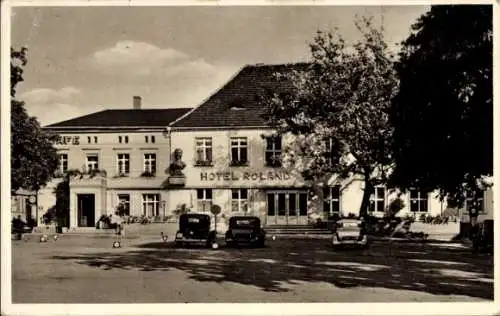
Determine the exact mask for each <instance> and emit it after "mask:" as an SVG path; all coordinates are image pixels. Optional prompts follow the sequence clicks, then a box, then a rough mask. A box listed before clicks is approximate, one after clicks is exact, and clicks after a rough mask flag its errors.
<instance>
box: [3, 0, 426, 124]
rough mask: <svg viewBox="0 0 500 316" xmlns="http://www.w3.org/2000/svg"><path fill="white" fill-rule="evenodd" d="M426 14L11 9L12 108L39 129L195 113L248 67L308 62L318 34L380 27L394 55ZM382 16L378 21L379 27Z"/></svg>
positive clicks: (374, 9) (349, 9) (353, 34)
mask: <svg viewBox="0 0 500 316" xmlns="http://www.w3.org/2000/svg"><path fill="white" fill-rule="evenodd" d="M428 10H429V7H428V6H409V5H403V6H383V7H382V6H333V5H331V6H295V7H293V6H292V7H286V6H265V7H263V6H258V7H250V6H249V7H242V6H236V7H229V6H210V7H192V6H191V7H179V6H177V7H168V6H162V7H95V6H94V7H15V8H12V21H11V34H12V46H13V47H15V48H19V47H21V46H27V47H28V65H27V66H26V68H25V74H24V79H25V81H24V82H23V83H21V84H20V85H19V86H18V94H17V98H18V99H20V100H23V101H25V102H26V109H27V111H28V113H29V114H30V115H32V116H36V117H37V118H38V119H39V121H40V122H41V124H42V125H47V124H51V123H55V122H60V121H63V120H67V119H70V118H73V117H77V116H81V115H85V114H89V113H92V112H97V111H101V110H104V109H121V108H123V109H127V108H132V98H133V96H134V95H138V96H141V97H142V107H143V108H175V107H195V106H198V105H199V104H200V103H201V102H203V100H205V99H206V98H208V97H209V96H210V95H211V94H213V93H214V92H216V90H217V89H218V88H220V87H221V86H222V85H223V84H224V83H225V82H227V81H228V80H229V79H230V78H231V77H232V76H234V75H235V74H236V73H237V72H238V70H239V69H241V68H242V67H243V66H245V65H247V64H257V63H266V64H276V63H289V62H299V61H306V60H308V59H309V58H310V52H309V47H308V43H310V42H311V41H312V39H313V37H314V35H315V33H316V31H317V30H323V31H333V30H334V28H337V29H338V31H339V32H340V33H341V35H342V36H343V37H344V38H345V39H346V40H347V41H348V42H353V41H356V40H357V39H359V36H360V34H359V32H358V31H357V30H356V28H355V26H354V19H355V16H356V15H361V16H363V15H364V16H372V17H373V18H374V21H375V23H376V24H377V25H380V24H381V23H382V21H383V26H384V35H385V38H386V41H387V43H388V44H389V45H390V46H391V47H392V49H393V50H397V49H398V46H397V44H398V43H400V42H401V41H403V40H404V39H406V38H407V37H408V35H409V34H410V27H411V25H412V24H413V23H414V22H415V21H416V19H417V18H418V17H419V16H420V15H422V14H423V13H425V12H426V11H428ZM382 16H383V19H382V18H381V17H382Z"/></svg>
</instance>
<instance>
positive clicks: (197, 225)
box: [175, 213, 216, 247]
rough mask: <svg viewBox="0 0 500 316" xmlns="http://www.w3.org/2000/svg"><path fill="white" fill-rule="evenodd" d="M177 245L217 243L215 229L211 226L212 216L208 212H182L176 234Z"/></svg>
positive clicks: (208, 244)
mask: <svg viewBox="0 0 500 316" xmlns="http://www.w3.org/2000/svg"><path fill="white" fill-rule="evenodd" d="M175 244H176V245H177V246H181V247H182V246H186V245H204V246H207V247H212V246H213V245H214V244H216V234H215V230H213V229H211V227H210V216H209V215H207V214H195V213H193V214H182V215H181V216H179V230H178V231H177V233H176V234H175Z"/></svg>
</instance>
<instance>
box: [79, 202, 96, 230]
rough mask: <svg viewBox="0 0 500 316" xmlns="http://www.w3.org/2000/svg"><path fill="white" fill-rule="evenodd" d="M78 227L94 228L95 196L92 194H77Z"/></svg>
mask: <svg viewBox="0 0 500 316" xmlns="http://www.w3.org/2000/svg"><path fill="white" fill-rule="evenodd" d="M77 202H78V206H77V207H78V227H94V226H95V196H94V194H78V195H77Z"/></svg>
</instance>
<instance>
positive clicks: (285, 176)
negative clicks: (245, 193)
mask: <svg viewBox="0 0 500 316" xmlns="http://www.w3.org/2000/svg"><path fill="white" fill-rule="evenodd" d="M290 178H291V176H290V174H289V173H288V172H286V171H285V172H278V171H267V172H246V171H245V172H241V173H238V172H236V171H228V172H200V180H201V181H215V180H217V181H238V180H246V181H265V180H280V181H281V180H290Z"/></svg>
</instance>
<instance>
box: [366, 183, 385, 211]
mask: <svg viewBox="0 0 500 316" xmlns="http://www.w3.org/2000/svg"><path fill="white" fill-rule="evenodd" d="M370 212H385V187H375V190H374V192H373V194H372V195H371V197H370Z"/></svg>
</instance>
